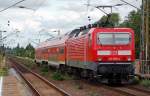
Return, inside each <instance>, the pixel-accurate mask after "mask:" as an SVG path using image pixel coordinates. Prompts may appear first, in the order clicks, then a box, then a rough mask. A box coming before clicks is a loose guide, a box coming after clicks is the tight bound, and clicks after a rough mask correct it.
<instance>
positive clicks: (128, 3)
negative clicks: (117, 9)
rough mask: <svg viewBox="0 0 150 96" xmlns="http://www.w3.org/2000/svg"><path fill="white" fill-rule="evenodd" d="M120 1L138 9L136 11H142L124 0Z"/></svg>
mask: <svg viewBox="0 0 150 96" xmlns="http://www.w3.org/2000/svg"><path fill="white" fill-rule="evenodd" d="M120 1H122V2H124V3H126V4H128V5H130V6H132V7H134V8H136V9H138V10H141V9H140V8H138V7H136V6H134V5H132V4H130V3H128V2H126V1H124V0H120Z"/></svg>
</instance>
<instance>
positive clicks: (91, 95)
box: [88, 92, 101, 96]
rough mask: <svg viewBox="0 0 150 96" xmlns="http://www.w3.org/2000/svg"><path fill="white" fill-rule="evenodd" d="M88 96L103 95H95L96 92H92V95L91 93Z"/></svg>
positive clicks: (97, 95)
mask: <svg viewBox="0 0 150 96" xmlns="http://www.w3.org/2000/svg"><path fill="white" fill-rule="evenodd" d="M88 96H101V95H99V94H98V93H95V92H91V93H89V95H88Z"/></svg>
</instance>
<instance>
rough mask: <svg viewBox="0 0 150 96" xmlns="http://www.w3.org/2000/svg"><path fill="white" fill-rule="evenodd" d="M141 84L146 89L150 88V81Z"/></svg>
mask: <svg viewBox="0 0 150 96" xmlns="http://www.w3.org/2000/svg"><path fill="white" fill-rule="evenodd" d="M140 84H141V85H143V86H144V87H146V88H150V80H147V79H145V80H142V81H141V83H140Z"/></svg>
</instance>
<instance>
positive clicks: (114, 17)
mask: <svg viewBox="0 0 150 96" xmlns="http://www.w3.org/2000/svg"><path fill="white" fill-rule="evenodd" d="M109 16H110V17H109V21H108V22H106V21H107V19H108V16H103V17H102V18H101V19H100V20H98V21H97V22H96V24H102V25H105V23H107V24H106V25H105V26H107V27H114V26H118V25H119V21H120V16H119V14H118V13H112V14H110V15H109Z"/></svg>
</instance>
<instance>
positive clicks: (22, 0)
mask: <svg viewBox="0 0 150 96" xmlns="http://www.w3.org/2000/svg"><path fill="white" fill-rule="evenodd" d="M24 1H26V0H21V1H18V2H16V3H14V4H12V5H10V6H8V7H6V8H4V9H2V10H0V12H3V11H5V10H7V9H9V8H12V7H14V6H16V5H17V4H19V3H21V2H24Z"/></svg>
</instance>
